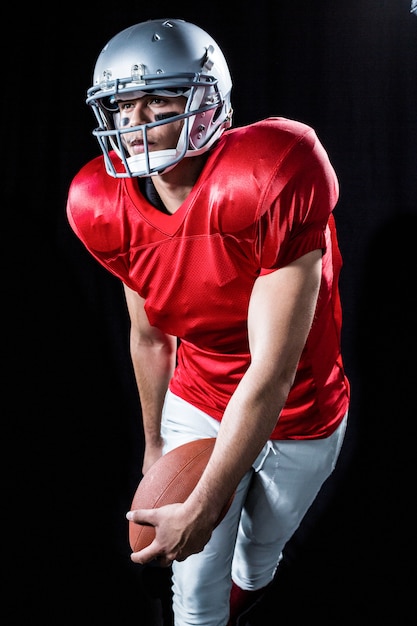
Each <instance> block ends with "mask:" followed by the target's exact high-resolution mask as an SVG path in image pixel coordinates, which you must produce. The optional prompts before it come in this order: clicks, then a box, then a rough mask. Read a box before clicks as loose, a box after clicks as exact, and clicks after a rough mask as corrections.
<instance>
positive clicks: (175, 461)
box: [129, 437, 232, 552]
mask: <svg viewBox="0 0 417 626" xmlns="http://www.w3.org/2000/svg"><path fill="white" fill-rule="evenodd" d="M215 441H216V439H215V438H214V437H210V438H206V439H196V440H195V441H190V442H188V443H185V444H183V445H181V446H178V447H177V448H174V449H173V450H170V451H169V452H167V453H166V454H164V455H163V456H161V457H160V458H159V459H158V461H156V463H154V464H153V465H152V467H151V468H150V469H149V470H148V471H147V472H146V474H145V475H144V477H143V478H142V479H141V481H140V482H139V485H138V487H137V489H136V491H135V495H134V496H133V500H132V504H131V507H130V509H131V510H134V509H153V508H158V507H160V506H163V505H165V504H173V503H175V502H184V501H185V500H186V499H187V497H188V496H189V494H190V493H191V492H192V490H193V489H194V487H195V486H196V484H197V483H198V480H199V478H200V476H201V474H202V473H203V471H204V468H205V467H206V465H207V462H208V460H209V458H210V455H211V453H212V450H213V447H214V444H215ZM231 502H232V499H231V500H230V501H229V502H228V504H227V505H226V507H225V509H224V510H223V511H222V515H221V516H220V518H219V520H218V523H219V522H220V521H221V520H222V519H223V517H224V515H225V514H226V513H227V511H228V509H229V507H230V504H231ZM154 537H155V530H154V527H153V526H144V525H142V524H136V523H135V522H131V521H129V544H130V547H131V549H132V551H133V552H138V551H139V550H143V548H146V546H148V545H149V544H150V543H152V541H153V539H154Z"/></svg>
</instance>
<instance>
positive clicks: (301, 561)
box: [2, 0, 417, 626]
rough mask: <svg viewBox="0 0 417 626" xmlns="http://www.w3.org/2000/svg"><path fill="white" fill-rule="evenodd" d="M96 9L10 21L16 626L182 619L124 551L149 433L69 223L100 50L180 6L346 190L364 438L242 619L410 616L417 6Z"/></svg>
mask: <svg viewBox="0 0 417 626" xmlns="http://www.w3.org/2000/svg"><path fill="white" fill-rule="evenodd" d="M103 5H104V3H103V2H89V3H87V2H84V3H81V2H72V3H71V4H70V5H68V6H67V7H65V6H63V7H62V8H61V9H60V15H59V16H57V15H55V14H49V13H46V12H44V13H42V12H40V11H39V10H38V9H36V10H35V8H33V7H32V8H30V9H29V13H27V14H26V15H25V23H26V35H25V36H24V37H23V35H22V34H19V33H21V32H22V24H21V20H20V16H18V17H17V19H16V21H15V23H13V24H7V26H8V27H10V28H11V31H12V32H14V34H15V37H16V39H14V43H13V44H11V45H8V46H7V48H6V49H4V55H3V58H4V59H5V60H6V61H7V62H8V65H9V67H10V68H11V70H12V71H11V76H10V77H9V79H8V80H7V81H5V84H4V85H3V96H4V101H3V104H4V106H5V108H4V109H3V114H4V117H3V133H2V134H3V139H4V141H5V143H4V148H6V150H5V151H4V161H5V165H4V168H3V172H4V173H5V176H4V181H3V187H4V190H5V192H6V197H5V201H4V202H3V205H4V211H5V216H6V218H7V219H6V222H5V224H6V227H5V231H3V238H4V242H3V246H4V251H5V261H6V263H5V265H4V267H3V269H4V272H3V276H4V295H5V298H4V300H3V303H4V304H3V306H4V312H5V313H6V314H7V315H8V317H7V321H6V323H4V346H5V348H6V351H5V352H4V358H5V373H4V391H5V393H4V397H5V409H4V426H5V431H4V432H5V439H4V440H5V444H6V445H5V453H7V454H8V458H9V461H8V468H9V472H8V474H7V476H8V479H7V482H6V490H5V494H6V495H7V496H10V500H9V499H8V500H7V503H6V507H5V512H6V517H7V518H8V519H9V520H10V523H11V527H12V529H13V530H14V531H15V532H16V530H17V533H16V537H15V536H14V535H12V534H10V540H9V536H6V544H7V546H6V548H7V552H8V553H10V554H11V565H10V575H9V576H8V586H9V588H10V593H9V592H8V593H7V594H6V596H7V598H8V599H9V600H10V607H11V610H10V612H9V618H8V621H7V623H8V624H32V623H34V622H35V620H36V623H38V622H40V623H43V624H54V625H55V624H67V623H68V624H70V623H71V624H73V623H76V622H78V621H79V622H81V620H83V622H84V621H85V622H86V623H89V624H92V625H93V624H94V625H95V624H114V625H115V626H116V625H117V626H124V625H125V624H126V625H127V624H129V625H131V624H139V625H140V626H159V625H160V624H164V626H165V625H166V624H170V617H169V610H168V611H167V613H168V615H165V619H163V615H162V614H163V612H164V610H165V608H166V607H167V606H168V607H169V571H160V570H158V569H155V568H151V567H145V568H141V567H140V566H135V565H133V564H132V563H131V562H130V559H129V554H130V550H129V546H128V541H127V523H126V521H125V518H124V515H125V512H126V511H127V510H128V508H129V505H130V500H131V497H132V495H133V492H134V489H135V487H136V484H137V482H138V480H139V478H140V467H141V454H142V450H143V439H142V430H141V420H140V405H139V401H138V398H137V393H136V389H135V385H134V381H133V375H132V370H131V365H130V361H129V356H128V324H127V317H126V310H125V305H124V301H123V298H122V291H121V286H120V284H119V283H118V281H116V280H115V279H114V278H113V277H112V276H110V275H109V274H107V273H106V271H105V270H104V269H103V268H101V267H100V266H98V264H97V263H96V262H95V261H94V260H93V259H92V258H91V257H90V256H89V255H88V254H87V253H86V252H85V250H84V249H83V247H82V246H81V244H80V243H79V242H78V240H77V239H76V238H75V236H74V235H73V234H72V231H70V229H69V226H68V224H67V221H66V216H65V202H66V194H67V191H68V186H69V184H70V181H71V179H72V177H73V176H74V175H75V173H76V172H77V170H78V169H79V168H80V167H81V166H82V165H83V164H84V163H85V162H86V161H87V160H88V159H90V158H92V157H93V156H95V155H96V154H98V146H97V145H96V142H95V141H96V140H95V139H94V138H93V137H92V135H91V130H92V129H93V127H94V125H95V120H94V118H93V115H92V113H91V111H90V110H89V109H88V107H87V106H86V105H85V94H86V90H87V88H88V87H89V86H90V85H91V76H92V70H93V67H94V64H95V61H96V58H97V56H98V54H99V52H100V50H101V48H102V46H103V45H104V44H105V43H106V42H107V41H108V39H110V38H111V37H112V36H113V35H115V34H116V33H117V32H118V31H120V30H121V29H123V28H125V27H128V26H130V25H131V24H134V23H137V22H140V21H143V20H146V19H149V18H157V17H181V18H184V19H186V20H189V21H192V22H195V23H196V24H198V25H199V26H201V27H202V28H204V29H205V30H207V31H208V32H210V33H211V34H212V36H213V37H214V38H215V39H217V41H218V43H219V44H220V46H221V47H222V49H223V51H224V53H225V55H226V58H227V59H228V61H229V65H230V68H231V73H232V78H233V82H234V88H233V92H232V94H233V97H232V103H233V107H234V111H235V114H234V125H241V124H246V123H250V122H252V121H255V120H257V119H261V118H263V117H266V116H269V115H282V116H287V117H291V118H293V119H298V120H300V121H303V122H305V123H308V124H310V125H311V126H313V127H314V128H315V129H316V131H317V133H318V135H319V137H320V139H321V140H322V142H323V143H324V145H325V147H326V149H327V151H328V153H329V155H330V158H331V161H332V163H333V165H334V167H335V169H336V171H337V174H338V177H339V182H340V200H339V203H338V205H337V208H336V211H335V217H336V220H337V223H338V228H339V242H340V247H341V250H342V254H343V257H344V268H343V270H342V277H341V285H340V287H341V296H342V302H343V307H344V328H343V347H344V358H345V365H346V369H347V373H348V375H349V378H350V380H351V385H352V405H351V412H350V424H349V429H348V432H347V437H346V443H345V446H344V449H343V452H342V455H341V458H340V462H339V465H338V467H337V469H336V471H335V473H334V475H333V476H332V477H331V479H330V480H329V481H328V483H327V484H326V486H325V488H324V490H323V493H322V494H321V495H320V497H319V498H318V500H317V502H316V503H315V505H314V506H313V508H312V510H311V511H310V513H309V514H308V516H307V518H306V519H305V521H304V522H303V524H302V526H301V528H300V529H299V531H298V532H297V534H296V536H295V537H294V539H293V540H292V541H291V542H290V544H289V545H288V547H287V549H286V553H285V559H284V561H283V563H282V566H281V567H280V571H279V574H278V575H277V578H276V581H275V584H274V587H273V590H272V591H271V593H270V594H268V596H267V598H266V599H265V601H264V602H263V603H262V605H260V607H258V608H257V609H256V610H255V611H254V612H253V615H252V617H251V618H250V621H249V620H248V625H249V624H250V626H258V625H261V624H262V625H265V624H273V625H275V624H277V625H278V624H279V626H287V625H288V626H289V625H291V626H299V625H301V624H304V623H306V621H307V620H311V621H318V622H319V623H320V624H321V625H322V626H326V625H328V626H341V625H344V624H346V625H347V624H349V625H350V624H352V623H357V622H359V620H360V622H361V623H367V624H376V623H378V622H379V620H381V621H382V619H383V618H384V619H385V621H388V622H390V623H395V624H398V625H401V626H403V625H406V624H409V623H411V621H412V616H413V607H414V606H415V597H414V595H415V594H414V589H413V587H414V586H412V584H411V583H412V581H413V574H412V572H413V570H414V558H415V557H414V555H413V545H414V525H413V526H412V523H411V520H412V519H413V511H414V493H415V480H414V477H415V469H414V465H415V463H414V458H413V455H414V446H413V449H412V448H411V442H412V441H413V435H414V433H415V426H414V424H415V419H416V417H417V411H416V405H415V402H414V401H413V400H414V388H415V385H416V371H415V354H416V347H417V346H416V330H415V320H416V304H417V302H416V284H417V283H416V262H415V248H416V225H417V168H416V157H417V16H416V15H414V14H412V13H411V12H410V2H409V1H408V0H391V1H372V0H351V1H347V0H339V1H338V2H335V1H334V0H317V1H315V2H313V1H311V2H307V1H303V0H300V1H294V0H283V1H275V2H272V1H271V0H270V1H269V2H267V1H265V0H258V1H257V2H256V3H245V2H241V3H239V4H238V5H228V4H226V3H225V2H219V1H218V0H214V1H213V2H211V3H209V4H205V5H202V4H195V6H194V7H189V3H188V2H177V3H174V4H173V3H172V2H170V3H168V2H164V1H161V2H159V3H158V4H157V5H156V6H155V7H152V6H149V7H147V6H141V5H140V4H139V3H136V2H133V3H126V4H125V5H124V4H120V3H117V4H116V3H114V4H112V5H107V7H104V6H103ZM109 6H110V8H109ZM233 6H237V7H238V8H233ZM36 11H37V12H36ZM32 13H33V15H32ZM32 18H33V21H32ZM35 22H36V24H37V25H36V26H35ZM39 24H41V26H39ZM19 42H20V43H19ZM4 45H5V44H3V48H4ZM9 316H10V317H9ZM9 394H10V400H9V401H8V400H7V395H9ZM6 407H7V408H6ZM6 426H7V427H8V428H7V429H6ZM9 430H10V436H9ZM9 442H10V446H11V445H12V444H14V442H16V444H17V445H16V449H15V450H13V449H10V450H9V449H8V448H9ZM9 479H10V480H9ZM12 537H13V538H12ZM23 615H26V617H25V618H24V617H23ZM266 615H268V617H266Z"/></svg>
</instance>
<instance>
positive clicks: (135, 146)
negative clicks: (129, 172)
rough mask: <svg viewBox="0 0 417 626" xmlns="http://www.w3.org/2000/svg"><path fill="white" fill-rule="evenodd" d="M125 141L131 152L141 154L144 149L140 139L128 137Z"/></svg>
mask: <svg viewBox="0 0 417 626" xmlns="http://www.w3.org/2000/svg"><path fill="white" fill-rule="evenodd" d="M127 143H128V146H129V151H130V152H131V154H142V153H143V152H144V150H145V149H144V146H143V141H142V139H137V138H134V139H130V140H129V141H128V142H127Z"/></svg>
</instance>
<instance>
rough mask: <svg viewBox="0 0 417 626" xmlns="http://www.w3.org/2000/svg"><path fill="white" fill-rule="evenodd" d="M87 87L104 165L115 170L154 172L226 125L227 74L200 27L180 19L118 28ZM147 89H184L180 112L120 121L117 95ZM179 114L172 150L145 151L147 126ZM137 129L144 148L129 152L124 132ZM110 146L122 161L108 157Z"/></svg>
mask: <svg viewBox="0 0 417 626" xmlns="http://www.w3.org/2000/svg"><path fill="white" fill-rule="evenodd" d="M93 82H94V84H93V86H92V87H91V88H90V89H89V90H88V92H87V104H89V105H90V106H91V107H92V109H93V111H94V114H95V116H96V118H97V120H98V123H99V126H98V128H96V129H95V130H93V135H94V136H95V137H96V138H97V140H98V143H99V145H100V148H101V150H102V151H103V154H104V159H105V163H106V170H107V172H108V173H109V174H110V175H111V176H114V177H115V178H126V177H133V176H152V175H155V174H159V173H161V172H166V171H168V170H169V169H172V168H173V167H174V166H175V165H176V164H177V163H178V162H179V161H180V160H181V159H183V158H184V157H189V156H195V155H198V154H202V153H203V152H206V151H207V150H208V149H209V148H210V147H211V146H212V145H213V143H214V142H215V141H216V140H217V139H218V138H219V137H220V135H221V134H222V133H223V131H224V130H225V129H226V128H229V127H230V125H231V119H232V108H231V103H230V92H231V88H232V80H231V77H230V72H229V68H228V65H227V62H226V60H225V57H224V55H223V53H222V51H221V49H220V48H219V46H218V45H217V43H216V42H215V41H214V39H213V38H212V37H211V36H210V35H209V34H208V33H206V32H205V31H204V30H202V29H201V28H199V27H198V26H195V25H194V24H191V23H189V22H185V21H184V20H180V19H155V20H149V21H147V22H142V23H140V24H136V25H134V26H131V27H129V28H126V29H125V30H123V31H121V32H120V33H119V34H118V35H116V36H115V37H113V38H112V39H111V40H110V41H109V42H108V43H107V45H106V46H105V47H104V48H103V50H102V52H101V54H100V55H99V57H98V59H97V62H96V66H95V69H94V77H93ZM148 93H152V94H154V95H155V96H160V97H167V96H178V95H183V96H185V97H186V99H187V101H186V105H185V109H184V113H181V114H178V115H174V116H173V117H169V118H167V119H156V120H155V121H153V122H151V123H147V124H141V125H140V126H134V127H129V128H126V127H124V128H122V127H121V126H120V123H119V118H120V115H119V109H118V106H117V102H116V98H117V96H118V97H119V98H120V99H126V97H130V95H131V96H132V97H135V98H137V97H140V96H141V95H145V94H148ZM178 120H182V121H183V128H182V131H181V135H180V137H179V141H178V144H177V146H176V148H175V149H173V150H160V151H153V152H152V151H149V150H148V139H147V132H148V129H149V128H153V127H155V126H160V125H162V124H169V123H171V122H175V121H178ZM136 131H141V133H142V137H143V143H144V153H143V154H139V155H135V156H131V157H129V156H128V154H127V153H126V151H125V148H124V143H123V137H124V135H125V134H126V133H128V132H130V133H131V132H136ZM112 150H114V151H115V152H116V154H117V155H118V156H119V157H120V163H121V166H120V167H119V166H117V167H116V166H115V164H114V162H113V161H112V159H111V158H110V154H109V153H110V152H111V151H112Z"/></svg>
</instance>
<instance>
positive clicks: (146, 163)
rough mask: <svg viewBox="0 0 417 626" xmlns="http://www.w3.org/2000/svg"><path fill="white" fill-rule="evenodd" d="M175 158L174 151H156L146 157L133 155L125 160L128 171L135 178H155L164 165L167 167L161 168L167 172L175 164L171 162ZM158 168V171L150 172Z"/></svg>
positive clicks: (175, 152) (175, 153) (144, 155)
mask: <svg viewBox="0 0 417 626" xmlns="http://www.w3.org/2000/svg"><path fill="white" fill-rule="evenodd" d="M176 156H177V151H176V150H175V149H171V150H156V151H155V152H149V153H148V154H147V155H146V154H145V153H144V152H143V153H142V154H135V155H134V156H131V157H128V158H127V159H126V162H127V164H128V165H129V169H130V171H131V172H132V174H136V175H137V176H156V175H157V174H160V173H161V168H163V166H164V165H165V164H166V165H167V167H166V168H163V171H164V172H166V171H169V169H171V168H172V167H174V165H176V163H174V164H172V160H173V159H175V157H176ZM155 168H158V171H155V172H152V171H151V170H153V169H155Z"/></svg>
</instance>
